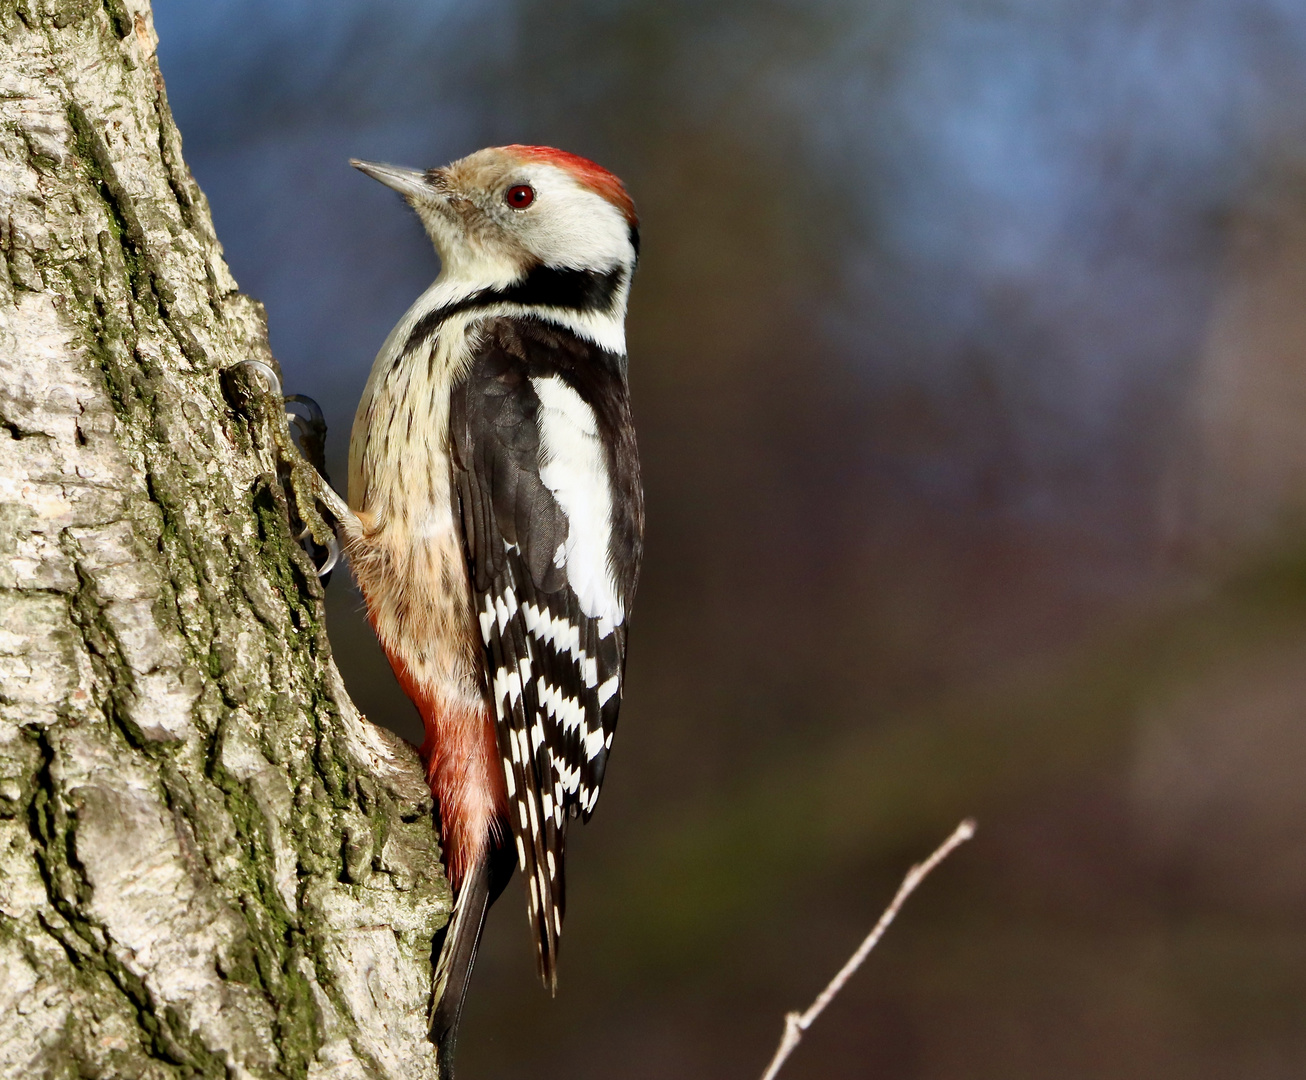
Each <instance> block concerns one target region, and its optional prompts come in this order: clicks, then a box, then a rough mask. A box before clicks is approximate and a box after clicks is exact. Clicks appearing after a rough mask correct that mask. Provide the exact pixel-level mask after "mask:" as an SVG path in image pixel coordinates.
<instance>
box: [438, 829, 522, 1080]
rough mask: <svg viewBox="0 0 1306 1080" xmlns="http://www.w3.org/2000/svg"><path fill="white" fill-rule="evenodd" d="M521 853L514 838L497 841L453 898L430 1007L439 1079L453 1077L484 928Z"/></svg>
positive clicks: (447, 1079)
mask: <svg viewBox="0 0 1306 1080" xmlns="http://www.w3.org/2000/svg"><path fill="white" fill-rule="evenodd" d="M516 868H517V854H516V852H515V851H514V850H513V847H512V842H511V841H508V842H506V843H504V844H503V845H501V846H498V847H496V846H495V845H494V844H493V842H491V843H490V845H489V846H488V849H487V851H486V852H485V854H484V855H482V856H481V858H480V859H479V860H477V862H476V864H475V865H474V866H472V867H471V868H470V869H469V870H468V871H467V874H466V876H465V877H464V878H463V884H462V888H460V889H459V890H458V899H457V901H456V902H455V903H454V908H453V918H452V919H450V920H449V925H448V927H447V928H446V930H445V934H444V944H443V946H442V947H441V949H440V959H439V960H438V961H437V963H436V965H435V989H434V993H433V995H432V1007H431V1041H432V1042H433V1043H435V1045H436V1060H437V1062H438V1063H439V1066H440V1080H453V1059H454V1051H455V1049H456V1048H457V1043H458V1022H459V1021H460V1020H461V1019H462V1014H463V1001H464V999H465V998H466V997H467V987H468V985H469V983H470V982H471V977H472V965H473V964H475V963H476V949H477V946H479V945H480V943H481V931H482V930H484V929H485V915H486V912H488V911H489V910H490V905H491V904H493V903H494V902H495V900H497V899H498V898H499V894H500V893H501V892H503V890H504V888H505V887H506V886H507V884H508V882H509V880H510V879H511V878H512V872H513V870H515V869H516Z"/></svg>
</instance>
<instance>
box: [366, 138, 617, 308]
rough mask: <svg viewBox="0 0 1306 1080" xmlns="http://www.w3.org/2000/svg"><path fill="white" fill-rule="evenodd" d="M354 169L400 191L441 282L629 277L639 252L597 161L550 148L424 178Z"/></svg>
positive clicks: (515, 149) (384, 169)
mask: <svg viewBox="0 0 1306 1080" xmlns="http://www.w3.org/2000/svg"><path fill="white" fill-rule="evenodd" d="M351 164H352V165H353V166H354V167H355V168H357V169H360V170H362V171H363V172H365V173H366V174H367V175H368V176H371V177H373V178H374V179H376V180H380V181H381V183H383V184H385V185H386V186H388V187H392V188H394V189H395V190H396V191H398V192H399V193H400V194H401V195H403V196H404V198H405V199H407V200H408V203H409V204H410V205H411V206H412V208H413V209H414V210H416V211H417V215H418V217H420V218H421V219H422V224H423V225H424V226H425V227H426V231H427V233H429V234H430V237H431V240H432V241H433V242H434V243H435V249H436V251H437V252H438V253H439V255H440V261H441V263H442V264H443V273H442V275H441V276H442V277H446V278H452V279H456V280H460V281H465V282H467V284H469V285H477V286H482V285H484V286H489V285H498V284H504V283H507V282H511V281H516V280H520V279H521V278H523V277H524V276H525V275H527V274H529V273H530V272H531V271H532V270H534V269H536V268H538V267H551V268H556V269H559V270H584V271H593V272H597V273H609V272H611V271H614V270H621V269H624V270H625V271H626V275H625V276H626V278H627V279H629V273H630V271H631V270H633V269H634V266H635V260H636V258H637V257H638V254H639V228H638V221H637V219H636V217H635V205H634V203H632V202H631V200H630V196H629V195H627V194H626V189H625V187H623V186H622V183H621V181H620V180H618V179H617V178H616V177H615V176H613V175H612V174H611V173H610V172H608V171H607V170H606V169H603V168H601V167H599V166H598V165H595V164H594V163H593V162H592V161H587V160H586V159H585V158H582V157H577V156H576V155H575V154H569V153H566V152H565V151H563V150H554V149H552V148H550V147H547V146H495V147H490V148H488V149H486V150H478V151H477V152H476V153H474V154H470V155H468V156H467V157H465V158H462V159H460V160H458V161H455V162H454V163H453V164H452V165H446V166H445V167H444V168H440V169H428V170H426V171H425V172H421V171H419V170H416V169H400V168H396V167H395V166H393V165H379V164H375V163H373V162H369V161H357V160H355V161H353V162H351Z"/></svg>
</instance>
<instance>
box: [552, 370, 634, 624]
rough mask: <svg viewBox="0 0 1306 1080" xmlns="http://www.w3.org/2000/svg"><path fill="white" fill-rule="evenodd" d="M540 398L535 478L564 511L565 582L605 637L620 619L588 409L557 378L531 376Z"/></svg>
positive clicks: (603, 467)
mask: <svg viewBox="0 0 1306 1080" xmlns="http://www.w3.org/2000/svg"><path fill="white" fill-rule="evenodd" d="M531 385H532V386H533V387H534V389H535V393H536V395H537V396H538V397H539V399H540V406H541V408H540V442H541V447H540V480H541V481H542V482H543V484H544V486H545V487H547V488H548V489H549V490H550V491H551V492H552V493H553V497H554V498H555V499H556V500H557V501H558V505H559V506H560V507H561V508H562V511H563V513H565V514H566V515H567V542H566V545H565V549H564V551H563V554H564V556H565V565H566V571H567V584H569V585H570V586H571V588H572V591H573V592H575V594H576V597H577V599H578V600H579V601H580V609H581V611H583V612H584V613H585V614H586V615H587V616H589V617H590V618H591V619H597V620H599V634H600V636H601V637H606V636H607V635H608V634H610V633H611V632H612V628H613V627H614V626H620V625H621V623H622V621H623V620H624V619H625V616H626V612H625V606H624V605H623V604H622V602H621V599H620V597H619V596H618V595H617V585H616V581H615V580H614V579H613V576H612V571H611V568H610V566H609V565H608V550H609V546H610V536H611V531H612V484H611V483H610V481H609V479H608V469H607V456H606V454H605V453H604V449H603V443H602V441H601V440H600V439H599V430H598V421H597V420H596V418H595V416H594V410H593V409H591V408H590V407H589V405H588V404H586V402H585V401H584V399H583V398H581V396H580V395H579V394H578V393H576V391H575V390H573V389H572V388H571V387H570V386H568V385H567V384H566V383H565V382H564V381H563V380H562V379H561V378H559V377H558V376H556V375H551V376H549V377H547V378H532V379H531Z"/></svg>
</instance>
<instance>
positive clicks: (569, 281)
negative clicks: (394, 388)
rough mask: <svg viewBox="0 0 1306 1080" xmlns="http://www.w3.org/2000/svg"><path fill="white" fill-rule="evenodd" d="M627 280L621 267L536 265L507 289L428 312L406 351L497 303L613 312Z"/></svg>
mask: <svg viewBox="0 0 1306 1080" xmlns="http://www.w3.org/2000/svg"><path fill="white" fill-rule="evenodd" d="M625 279H626V270H625V268H624V267H621V266H618V267H614V268H613V269H611V270H606V271H603V272H599V271H597V270H573V269H562V268H559V267H556V266H536V267H534V268H533V269H532V270H530V272H529V273H527V275H526V276H525V277H524V278H522V279H521V281H518V282H515V283H513V284H512V285H509V286H507V287H506V288H503V289H479V290H477V291H476V292H474V293H472V294H471V296H465V297H463V299H461V300H455V301H454V302H453V303H452V304H445V305H444V306H443V307H438V308H436V309H435V310H434V311H428V312H427V313H426V314H425V315H423V316H422V317H421V318H420V319H418V320H417V325H416V326H414V327H413V330H412V333H410V334H409V335H408V340H407V341H406V342H404V349H403V351H404V352H408V351H409V350H410V349H413V348H415V347H416V346H418V345H420V344H421V343H422V342H423V341H425V340H426V339H427V338H429V337H430V336H431V335H432V334H434V333H435V331H436V330H438V329H439V328H440V324H441V323H442V322H444V320H445V319H447V318H449V317H450V316H451V315H457V314H458V313H459V312H463V311H474V310H476V309H477V308H487V307H493V306H494V305H495V304H522V305H524V306H527V307H555V308H564V309H566V310H568V311H597V312H603V313H611V312H612V310H613V308H614V307H615V305H616V300H617V294H618V292H620V290H621V286H622V284H623V283H624V282H625Z"/></svg>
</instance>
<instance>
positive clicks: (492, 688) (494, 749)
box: [322, 145, 644, 1076]
mask: <svg viewBox="0 0 1306 1080" xmlns="http://www.w3.org/2000/svg"><path fill="white" fill-rule="evenodd" d="M351 164H352V165H354V167H355V168H357V169H360V170H361V171H362V172H364V173H366V174H367V175H368V176H370V177H373V178H374V179H376V180H379V181H380V182H381V183H383V184H385V185H387V186H388V187H391V188H393V189H394V190H396V191H398V192H399V193H400V194H401V195H403V197H404V198H405V199H406V200H407V202H408V203H409V205H410V206H411V207H412V208H413V210H415V211H416V212H417V216H418V217H419V218H420V219H421V222H422V225H423V226H424V227H425V229H426V231H427V233H428V234H429V236H430V238H431V240H432V242H433V243H434V245H435V249H436V252H437V253H438V255H439V258H440V263H441V269H440V273H439V276H438V277H437V278H436V279H435V282H434V284H432V285H431V286H430V288H428V289H427V290H426V292H424V293H423V294H422V295H421V296H420V297H419V298H418V299H417V301H416V303H414V304H413V306H412V307H411V308H409V309H408V312H407V313H406V314H405V315H404V317H403V318H402V319H400V321H399V323H398V325H397V326H395V328H394V329H393V330H392V331H391V333H390V335H389V337H387V338H386V341H385V343H384V345H382V347H381V351H380V352H379V353H378V354H377V357H376V360H375V363H374V364H373V367H372V372H371V376H370V378H369V379H368V381H367V386H366V389H365V390H364V391H363V397H362V400H361V401H360V402H359V405H358V411H357V414H356V416H355V419H354V426H353V432H352V435H351V438H350V446H349V496H348V506H347V507H346V506H344V505H343V504H341V502H340V500H339V497H338V496H336V497H334V498H332V493H330V492H329V491H324V492H323V493H322V497H323V499H324V501H325V502H326V504H327V505H328V507H329V508H331V510H332V512H333V514H334V515H335V516H336V518H337V519H338V521H339V528H340V533H341V540H342V542H343V546H344V549H345V551H346V553H347V554H348V557H349V562H350V566H351V567H352V570H353V574H354V576H355V578H356V580H357V582H358V584H359V586H360V588H361V590H362V593H363V596H364V598H365V600H366V605H367V614H368V618H369V620H370V622H371V624H372V626H373V628H374V629H375V631H376V635H377V637H378V639H379V640H380V642H381V646H382V648H383V649H384V650H385V653H386V656H387V657H388V658H389V660H390V664H391V666H392V667H393V669H394V672H395V675H396V676H397V678H398V680H399V683H400V685H401V686H402V687H403V689H404V691H405V692H406V693H407V694H408V696H409V697H410V698H411V699H412V700H413V702H414V703H415V704H416V706H417V708H418V711H419V712H420V713H421V716H422V721H423V724H424V727H425V742H424V744H423V746H422V755H423V759H424V761H425V764H426V769H427V776H428V779H429V782H430V785H431V790H432V792H433V793H434V795H435V797H436V799H437V801H438V803H439V814H440V824H441V835H442V840H443V845H442V846H443V853H444V859H445V862H446V868H447V873H448V876H449V880H450V882H451V883H452V884H453V886H454V888H455V889H456V890H457V900H456V903H455V907H454V915H453V918H452V920H451V922H450V925H449V929H448V932H447V934H446V937H445V944H444V946H443V949H442V951H441V955H440V959H439V961H438V963H437V968H436V978H435V993H434V1005H433V1009H432V1026H431V1034H432V1038H433V1039H434V1040H435V1042H436V1044H437V1046H438V1047H439V1062H440V1066H441V1075H442V1076H452V1068H453V1050H454V1043H455V1041H456V1038H457V1029H458V1020H459V1017H460V1014H461V1010H462V1003H463V999H464V995H465V993H466V989H467V982H468V978H469V976H470V974H471V969H472V965H473V963H474V961H475V957H476V949H477V945H478V944H479V941H480V935H481V929H482V927H483V925H484V919H485V914H486V911H487V910H488V908H489V906H490V904H492V903H493V902H494V900H495V899H496V898H497V896H498V895H499V893H500V892H501V891H502V890H503V888H504V886H505V885H506V882H507V880H508V878H510V877H511V874H512V871H513V869H514V868H515V867H516V866H520V867H521V870H522V874H523V877H524V880H525V884H526V895H527V907H526V910H527V915H528V917H529V921H530V927H531V932H532V935H533V937H534V941H535V948H536V956H537V960H538V969H539V975H540V978H541V979H542V980H543V982H544V985H545V987H546V988H547V989H548V990H550V991H551V992H556V990H557V963H558V940H559V935H560V934H561V932H562V920H563V908H564V887H563V881H564V879H563V855H564V849H565V843H566V836H567V827H568V824H569V822H570V821H571V819H573V818H575V817H578V816H579V817H581V818H582V819H584V820H588V818H589V816H590V814H591V813H592V812H593V810H594V804H595V801H596V800H597V799H598V796H599V788H600V786H601V784H602V782H603V773H604V769H605V766H606V764H607V759H608V753H609V751H610V750H611V748H612V737H613V731H614V729H615V727H616V722H617V712H618V709H619V708H620V705H621V698H622V680H623V678H624V674H625V665H626V641H627V630H628V627H629V621H630V606H631V602H632V599H633V596H634V592H635V584H636V579H637V578H638V575H639V565H640V557H641V554H642V550H643V530H644V503H643V493H642V489H641V486H640V478H639V461H638V458H637V455H636V448H635V432H634V427H633V425H632V421H631V410H630V398H629V391H628V387H627V380H626V334H625V315H626V300H627V296H628V294H629V291H630V284H631V276H632V274H633V273H634V270H635V264H636V262H637V260H638V255H639V230H638V221H637V219H636V215H635V208H634V204H633V203H632V202H631V199H630V196H629V195H628V194H627V193H626V190H625V188H624V186H623V185H622V183H621V181H620V180H618V179H617V178H616V177H615V176H613V175H612V174H611V173H609V172H608V171H606V170H605V169H603V168H601V167H599V166H598V165H596V164H594V163H593V162H591V161H588V160H586V159H584V158H581V157H578V156H576V155H574V154H569V153H566V152H564V151H561V150H555V149H552V148H550V147H542V146H515V145H514V146H502V147H494V148H490V149H486V150H481V151H478V152H477V153H474V154H471V155H470V156H468V157H465V158H462V159H461V160H459V161H455V162H454V163H453V164H451V165H448V166H445V167H443V168H434V169H428V170H426V171H418V170H412V169H402V168H396V167H394V166H391V165H382V164H377V163H374V162H366V161H357V160H355V161H352V162H351ZM324 487H325V485H324Z"/></svg>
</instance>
